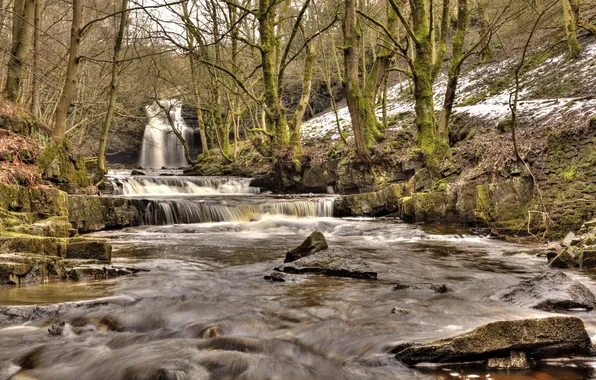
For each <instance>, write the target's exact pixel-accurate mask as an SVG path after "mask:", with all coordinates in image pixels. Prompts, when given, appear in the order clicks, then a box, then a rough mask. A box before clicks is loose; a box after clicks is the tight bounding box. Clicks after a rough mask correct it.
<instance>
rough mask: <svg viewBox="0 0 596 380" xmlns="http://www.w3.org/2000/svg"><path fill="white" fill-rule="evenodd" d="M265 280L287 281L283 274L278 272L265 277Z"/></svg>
mask: <svg viewBox="0 0 596 380" xmlns="http://www.w3.org/2000/svg"><path fill="white" fill-rule="evenodd" d="M263 279H265V280H267V281H271V282H286V279H285V278H284V276H283V274H281V273H276V272H273V273H271V274H270V275H267V276H265V277H263Z"/></svg>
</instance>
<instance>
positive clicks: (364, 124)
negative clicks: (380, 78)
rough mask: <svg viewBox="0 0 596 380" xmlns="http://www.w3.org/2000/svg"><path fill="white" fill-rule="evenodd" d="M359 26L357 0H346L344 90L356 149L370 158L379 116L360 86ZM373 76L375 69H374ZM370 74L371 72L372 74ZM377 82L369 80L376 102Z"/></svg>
mask: <svg viewBox="0 0 596 380" xmlns="http://www.w3.org/2000/svg"><path fill="white" fill-rule="evenodd" d="M360 33H361V31H360V27H359V25H358V20H357V18H356V0H345V17H344V22H343V34H344V70H345V72H344V81H343V86H344V92H345V96H346V102H347V104H348V110H349V111H350V119H351V120H352V130H353V132H354V142H355V144H356V152H357V154H358V156H359V157H360V158H362V159H365V160H368V159H369V158H370V148H371V147H372V146H373V144H374V140H375V132H378V128H377V124H378V121H377V116H376V115H375V111H374V105H372V104H371V102H370V101H368V99H365V97H364V94H363V93H362V90H361V89H360V81H359V74H358V72H359V68H358V59H359V57H360V51H359V50H360V46H361V44H360ZM378 66H379V62H378V59H377V61H376V62H375V69H374V70H373V72H374V71H375V70H376V69H377V68H378ZM371 74H372V75H374V78H376V77H377V75H376V73H371ZM372 75H371V76H372ZM374 87H375V83H372V84H371V83H370V81H369V89H371V88H372V91H369V94H367V95H372V99H373V102H374V95H375V94H374V92H375V91H374Z"/></svg>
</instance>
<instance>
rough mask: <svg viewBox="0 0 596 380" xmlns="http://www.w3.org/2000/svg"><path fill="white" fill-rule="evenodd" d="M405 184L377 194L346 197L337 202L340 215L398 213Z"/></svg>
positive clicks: (396, 185) (392, 186)
mask: <svg viewBox="0 0 596 380" xmlns="http://www.w3.org/2000/svg"><path fill="white" fill-rule="evenodd" d="M405 186H406V185H405V184H393V185H390V186H387V187H386V188H384V189H383V190H380V191H377V192H369V193H362V194H353V195H344V196H342V197H341V198H340V199H338V200H337V201H336V202H335V211H336V214H338V215H348V216H380V215H387V214H391V213H394V212H398V211H399V209H400V203H401V202H400V199H401V198H402V197H403V195H404V193H405Z"/></svg>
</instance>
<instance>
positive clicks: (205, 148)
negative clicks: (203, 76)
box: [182, 1, 209, 157]
mask: <svg viewBox="0 0 596 380" xmlns="http://www.w3.org/2000/svg"><path fill="white" fill-rule="evenodd" d="M182 11H183V12H184V13H183V14H184V24H185V29H186V43H187V46H188V50H189V51H192V50H193V49H194V34H193V31H192V30H191V27H192V22H191V21H190V14H189V11H188V1H185V2H184V3H182ZM188 60H189V64H190V75H191V77H192V78H191V79H192V87H193V93H194V97H195V107H196V113H197V124H198V127H199V137H200V139H201V152H202V154H203V155H204V156H205V157H208V156H209V145H208V144H207V135H206V132H205V119H204V117H203V110H202V102H201V93H200V91H199V78H198V73H197V68H196V66H195V57H194V54H192V53H191V54H189V55H188Z"/></svg>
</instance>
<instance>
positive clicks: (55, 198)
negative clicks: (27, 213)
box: [29, 187, 68, 219]
mask: <svg viewBox="0 0 596 380" xmlns="http://www.w3.org/2000/svg"><path fill="white" fill-rule="evenodd" d="M29 199H30V202H31V212H32V213H34V214H36V215H37V217H38V218H39V219H47V218H49V217H52V216H68V194H66V193H65V192H64V191H61V190H58V189H56V188H53V187H34V188H31V189H29Z"/></svg>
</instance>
